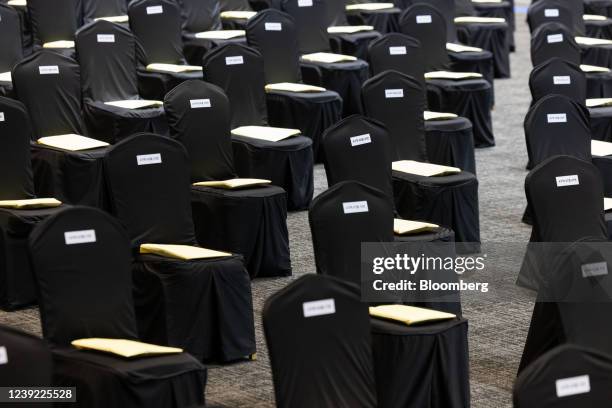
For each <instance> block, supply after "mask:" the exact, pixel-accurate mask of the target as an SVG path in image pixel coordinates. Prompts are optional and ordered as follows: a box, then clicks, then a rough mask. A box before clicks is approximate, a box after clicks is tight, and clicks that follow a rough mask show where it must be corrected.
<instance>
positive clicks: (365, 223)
mask: <svg viewBox="0 0 612 408" xmlns="http://www.w3.org/2000/svg"><path fill="white" fill-rule="evenodd" d="M308 220H309V223H310V231H311V233H312V244H313V248H314V254H315V262H316V266H317V273H320V274H323V275H332V276H335V277H337V278H341V279H345V280H347V281H350V282H353V283H356V284H360V283H361V266H360V265H361V264H360V259H361V257H360V256H359V254H360V253H361V243H362V242H392V241H393V205H392V203H391V202H390V201H389V196H388V195H387V194H386V193H384V192H382V191H380V190H378V189H376V188H374V187H370V186H368V185H365V184H362V183H359V182H357V181H344V182H340V183H338V184H336V185H334V186H332V187H330V188H329V189H328V190H326V191H325V192H323V193H321V194H320V195H319V196H317V197H316V198H315V199H314V200H313V202H312V204H311V206H310V209H309V211H308Z"/></svg>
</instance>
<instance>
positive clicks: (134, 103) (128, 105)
mask: <svg viewBox="0 0 612 408" xmlns="http://www.w3.org/2000/svg"><path fill="white" fill-rule="evenodd" d="M104 104H105V105H111V106H116V107H118V108H124V109H141V108H149V107H152V106H162V105H163V104H164V103H163V102H162V101H151V100H147V99H128V100H125V101H112V102H104Z"/></svg>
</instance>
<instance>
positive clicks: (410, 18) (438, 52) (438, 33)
mask: <svg viewBox="0 0 612 408" xmlns="http://www.w3.org/2000/svg"><path fill="white" fill-rule="evenodd" d="M399 25H400V32H401V33H403V34H406V35H408V36H410V37H413V38H415V39H417V40H418V41H419V42H420V43H421V50H422V53H421V58H422V59H423V66H424V69H425V71H426V72H429V71H439V70H443V69H445V68H446V67H447V66H448V64H449V59H448V53H447V51H446V20H445V19H444V17H443V16H442V14H440V12H439V11H438V10H437V9H436V8H434V7H432V6H430V5H428V4H424V3H417V4H414V5H412V6H410V7H408V8H407V9H406V10H404V11H403V12H402V14H401V15H400V17H399Z"/></svg>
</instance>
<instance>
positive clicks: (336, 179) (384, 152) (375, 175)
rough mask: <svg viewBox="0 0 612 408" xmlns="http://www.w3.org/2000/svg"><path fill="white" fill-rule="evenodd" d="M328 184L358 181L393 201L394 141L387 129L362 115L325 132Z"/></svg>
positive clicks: (347, 119)
mask: <svg viewBox="0 0 612 408" xmlns="http://www.w3.org/2000/svg"><path fill="white" fill-rule="evenodd" d="M323 150H324V151H325V159H326V160H325V174H326V176H327V185H328V186H330V187H331V186H333V185H335V184H337V183H340V182H342V181H348V180H354V181H358V182H360V183H363V184H367V185H369V186H371V187H375V188H377V189H379V190H380V191H382V192H383V193H385V194H386V195H387V197H388V198H389V200H393V184H392V172H391V162H392V161H393V157H394V149H393V143H392V142H391V137H390V136H389V132H388V131H387V128H386V127H385V126H384V125H383V124H382V123H380V122H378V121H376V120H374V119H370V118H367V117H365V116H361V115H353V116H349V117H348V118H345V119H343V120H341V121H340V122H338V123H336V124H335V125H333V126H331V127H329V128H327V130H326V131H325V133H324V134H323Z"/></svg>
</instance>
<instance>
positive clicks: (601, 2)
mask: <svg viewBox="0 0 612 408" xmlns="http://www.w3.org/2000/svg"><path fill="white" fill-rule="evenodd" d="M584 14H595V15H599V16H608V17H612V1H610V0H584Z"/></svg>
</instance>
